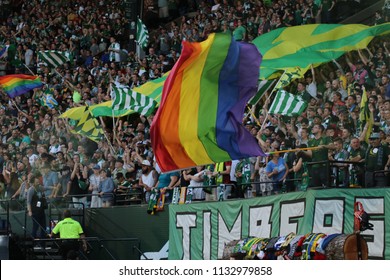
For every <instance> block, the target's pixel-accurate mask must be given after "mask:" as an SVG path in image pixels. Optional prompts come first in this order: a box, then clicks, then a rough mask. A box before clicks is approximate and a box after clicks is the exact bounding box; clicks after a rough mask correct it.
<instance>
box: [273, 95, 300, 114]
mask: <svg viewBox="0 0 390 280" xmlns="http://www.w3.org/2000/svg"><path fill="white" fill-rule="evenodd" d="M306 107H307V102H306V101H304V100H303V99H302V97H300V96H296V95H293V94H291V93H288V92H287V91H285V90H279V91H278V93H277V94H276V97H275V99H274V101H273V102H272V105H271V107H270V109H269V113H270V114H280V115H283V116H290V117H291V116H298V115H301V114H302V113H303V111H305V109H306Z"/></svg>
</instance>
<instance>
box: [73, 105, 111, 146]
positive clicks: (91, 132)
mask: <svg viewBox="0 0 390 280" xmlns="http://www.w3.org/2000/svg"><path fill="white" fill-rule="evenodd" d="M71 132H72V133H77V134H81V135H83V136H86V137H88V138H89V139H91V140H92V141H95V142H99V141H101V140H102V139H103V136H104V135H103V133H104V132H103V129H102V128H101V126H100V125H99V123H98V121H97V120H96V119H95V118H94V117H93V115H92V114H91V112H90V110H89V108H88V107H87V106H85V108H84V111H83V113H82V116H81V118H80V120H79V121H78V123H77V124H76V126H75V127H74V129H73V130H72V131H71Z"/></svg>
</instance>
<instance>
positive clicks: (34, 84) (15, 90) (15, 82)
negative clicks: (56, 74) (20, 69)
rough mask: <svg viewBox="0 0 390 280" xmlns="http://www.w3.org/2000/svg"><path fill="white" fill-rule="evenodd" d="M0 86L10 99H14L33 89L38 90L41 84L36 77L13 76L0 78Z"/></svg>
mask: <svg viewBox="0 0 390 280" xmlns="http://www.w3.org/2000/svg"><path fill="white" fill-rule="evenodd" d="M0 86H1V87H2V88H3V90H4V91H5V92H6V93H7V94H8V96H9V97H10V98H15V97H16V96H19V95H22V94H25V93H27V92H29V91H30V90H32V89H34V88H40V87H42V86H43V84H42V82H41V80H40V79H39V77H37V76H30V75H24V74H13V75H6V76H2V77H0Z"/></svg>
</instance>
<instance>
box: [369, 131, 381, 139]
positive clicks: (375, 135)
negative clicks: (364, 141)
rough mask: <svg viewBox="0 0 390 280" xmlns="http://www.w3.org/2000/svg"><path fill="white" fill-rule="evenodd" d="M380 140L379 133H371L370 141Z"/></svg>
mask: <svg viewBox="0 0 390 280" xmlns="http://www.w3.org/2000/svg"><path fill="white" fill-rule="evenodd" d="M379 138H380V135H379V132H373V133H371V135H370V138H369V139H379Z"/></svg>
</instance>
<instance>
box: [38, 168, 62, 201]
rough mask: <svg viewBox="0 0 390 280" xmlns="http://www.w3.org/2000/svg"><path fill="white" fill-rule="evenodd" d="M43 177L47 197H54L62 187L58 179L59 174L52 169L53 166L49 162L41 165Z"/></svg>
mask: <svg viewBox="0 0 390 280" xmlns="http://www.w3.org/2000/svg"><path fill="white" fill-rule="evenodd" d="M41 172H42V179H43V189H44V192H45V196H46V197H47V198H54V197H55V194H56V193H57V192H58V189H59V188H60V184H59V181H58V174H57V172H54V171H53V170H52V167H51V166H50V164H49V163H45V164H44V165H43V166H42V167H41Z"/></svg>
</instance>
